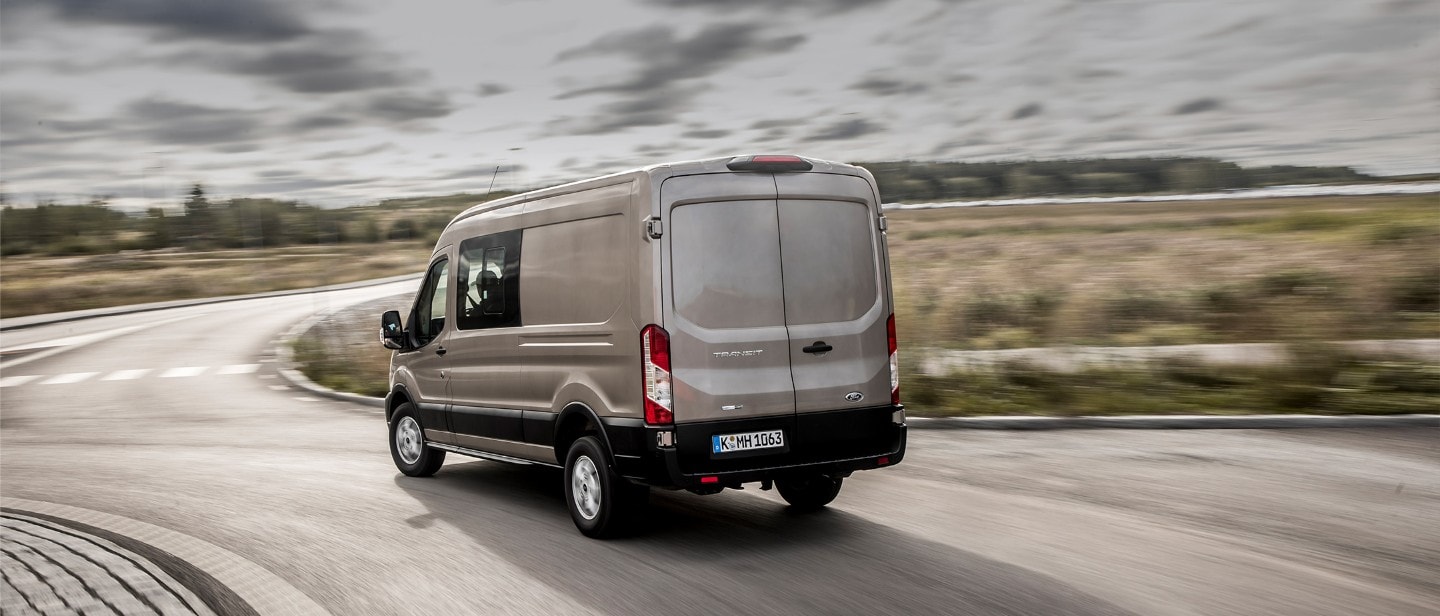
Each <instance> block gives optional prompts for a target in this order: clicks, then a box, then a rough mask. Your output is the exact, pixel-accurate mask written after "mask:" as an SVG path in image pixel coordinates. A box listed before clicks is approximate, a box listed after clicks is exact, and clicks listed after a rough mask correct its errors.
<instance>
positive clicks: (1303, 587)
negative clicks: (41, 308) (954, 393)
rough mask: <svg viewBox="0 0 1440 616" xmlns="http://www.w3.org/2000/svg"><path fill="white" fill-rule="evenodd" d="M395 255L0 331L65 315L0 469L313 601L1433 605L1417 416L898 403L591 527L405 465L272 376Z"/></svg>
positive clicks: (894, 608) (556, 505) (557, 510)
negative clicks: (309, 275)
mask: <svg viewBox="0 0 1440 616" xmlns="http://www.w3.org/2000/svg"><path fill="white" fill-rule="evenodd" d="M413 284H414V283H413V282H409V283H401V284H400V285H398V286H397V285H388V286H384V287H375V288H369V289H354V290H348V291H341V292H334V293H327V294H317V295H308V296H294V297H282V298H272V299H265V300H249V301H241V302H231V303H225V304H216V305H211V306H198V307H191V308H180V309H172V310H164V311H157V312H151V313H144V314H135V315H127V316H123V317H109V318H102V319H94V320H89V321H82V322H77V323H69V324H60V325H54V326H43V327H38V328H32V329H26V330H20V331H16V332H8V333H5V334H3V337H0V347H3V348H4V349H5V350H10V349H12V348H16V347H20V346H24V345H29V344H46V343H48V342H53V341H57V340H66V339H68V341H69V342H71V343H72V344H70V345H69V346H68V348H67V350H65V351H64V352H58V353H52V352H49V351H38V352H37V351H31V353H30V355H29V357H37V356H38V357H39V358H38V359H33V360H30V361H27V362H25V363H19V364H16V363H13V362H16V361H17V360H16V359H15V357H17V356H11V355H7V356H6V359H5V362H6V363H5V364H3V365H0V491H3V495H4V496H6V497H15V498H23V499H30V500H38V501H47V502H52V503H60V504H64V505H70V506H75V507H82V508H87V509H92V510H97V511H101V512H105V513H110V514H114V515H119V516H125V517H128V518H133V519H136V520H142V521H145V522H148V523H150V524H155V525H159V526H162V527H165V528H168V529H171V530H174V531H177V532H180V533H184V534H187V535H190V536H192V537H195V538H198V539H202V540H204V541H207V542H210V543H212V544H215V545H218V546H222V547H224V548H226V549H228V550H230V551H232V552H234V553H235V554H238V555H240V556H242V557H244V558H246V559H248V560H250V561H252V562H254V563H256V564H258V565H260V566H261V567H264V568H266V569H268V570H269V571H271V572H273V573H275V574H277V575H278V576H279V577H280V578H283V579H284V580H286V581H288V582H289V583H290V584H292V585H293V586H294V587H295V588H297V589H299V590H300V591H302V592H304V593H305V594H307V595H308V596H310V597H311V598H313V599H315V600H316V601H317V602H319V603H320V604H321V605H323V606H324V607H325V608H327V609H329V610H330V611H331V612H333V613H335V614H442V613H477V614H498V613H514V614H555V613H565V614H643V613H680V614H701V613H704V614H711V613H713V614H725V615H729V616H733V615H736V614H746V615H750V614H876V613H882V614H1161V615H1164V614H1175V615H1182V614H1184V615H1188V614H1245V615H1258V614H1305V615H1312V614H1336V615H1340V614H1344V615H1350V614H1367V615H1373V616H1383V615H1391V614H1395V615H1398V614H1436V613H1440V612H1437V610H1440V429H1425V428H1419V429H1417V428H1406V429H1397V430H1366V431H1329V430H1293V431H1218V430H1217V431H1211V430H1189V431H1136V430H1115V431H1103V430H1095V431H1054V432H1004V431H965V430H944V431H920V430H913V431H912V432H911V440H910V450H909V453H908V455H907V456H906V459H905V462H904V463H903V464H901V465H899V466H896V467H893V468H889V469H885V470H880V471H873V472H869V473H861V474H857V475H856V476H854V477H852V478H851V479H849V480H847V481H846V484H845V489H844V491H842V493H841V495H840V498H839V499H838V500H837V501H836V502H835V504H834V505H832V507H831V508H830V509H829V510H828V511H824V512H821V513H819V514H814V515H795V514H791V513H790V512H788V511H787V510H786V509H785V507H784V506H783V502H782V501H781V500H780V499H779V497H778V495H775V494H774V493H770V492H761V491H759V490H757V489H755V488H754V487H752V488H751V489H747V490H745V491H741V492H734V491H729V492H725V493H722V494H719V495H715V496H706V497H701V496H695V495H691V494H688V493H670V492H657V493H656V494H655V496H654V497H653V498H652V508H651V516H650V517H651V529H650V531H649V532H648V533H645V534H643V535H640V536H637V537H632V538H627V539H622V540H615V541H606V542H600V541H593V540H589V539H585V538H584V537H582V536H581V535H580V534H579V533H578V532H576V531H575V529H574V527H573V525H572V524H571V522H570V519H569V517H568V514H567V513H566V511H565V507H564V504H563V502H562V496H561V481H560V476H559V474H558V472H556V471H551V470H545V469H535V468H530V467H516V466H508V465H503V464H498V463H493V462H485V461H477V460H470V459H466V458H461V457H458V456H451V457H450V461H449V462H447V464H446V466H445V468H443V469H442V470H441V471H440V473H439V474H437V475H436V476H435V477H432V478H427V479H412V478H407V477H403V476H401V475H399V474H398V473H397V472H396V471H395V469H394V467H393V465H392V463H391V461H390V457H389V452H388V450H387V449H386V442H385V426H384V423H383V420H382V418H381V415H380V414H379V412H378V411H377V410H374V409H370V408H364V407H360V406H355V405H349V404H345V403H342V402H337V401H332V400H327V399H319V398H315V397H313V396H309V395H306V393H304V392H302V391H299V390H295V389H290V388H288V387H287V386H286V385H285V383H284V381H283V380H282V379H279V378H277V375H276V371H275V367H274V364H273V362H270V361H267V360H270V359H272V358H271V357H270V355H269V353H270V348H271V344H272V340H273V339H274V338H275V337H276V336H278V335H280V334H281V333H282V332H283V331H285V330H286V329H287V328H289V327H290V326H291V325H292V324H293V323H295V322H297V321H299V320H301V319H303V318H305V317H306V316H308V315H309V314H311V313H313V312H315V311H317V310H320V309H325V308H331V307H338V306H341V305H345V304H348V303H353V302H358V301H362V300H366V299H371V298H378V297H384V296H386V295H391V294H394V293H396V292H398V291H402V290H404V289H405V288H406V287H408V286H410V285H413ZM116 332H119V333H118V334H117V333H116ZM106 335H109V337H108V338H107V337H106ZM37 353H50V354H49V355H48V356H40V355H37ZM20 357H23V356H20ZM20 361H24V360H23V359H21V360H20ZM25 377H33V378H25Z"/></svg>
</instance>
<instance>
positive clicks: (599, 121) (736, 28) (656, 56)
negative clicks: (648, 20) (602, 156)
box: [546, 23, 805, 135]
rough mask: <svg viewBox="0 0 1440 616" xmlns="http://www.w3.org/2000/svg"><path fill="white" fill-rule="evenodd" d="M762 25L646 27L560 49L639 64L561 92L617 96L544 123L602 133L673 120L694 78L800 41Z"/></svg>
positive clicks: (567, 55) (554, 128) (686, 103)
mask: <svg viewBox="0 0 1440 616" xmlns="http://www.w3.org/2000/svg"><path fill="white" fill-rule="evenodd" d="M763 30H764V26H763V25H761V24H753V23H749V24H747V23H721V24H712V25H709V26H706V27H704V28H702V29H701V30H700V31H699V32H696V33H695V34H694V35H693V36H691V37H689V38H681V37H679V36H677V35H676V33H675V30H674V29H673V28H670V27H668V26H651V27H648V28H641V29H638V30H627V31H622V32H616V33H612V34H607V35H605V36H602V37H600V38H599V39H596V40H595V41H593V42H591V43H589V44H587V45H583V46H580V47H575V48H572V49H568V50H565V51H562V52H560V54H559V55H557V56H556V58H555V59H556V61H557V62H566V61H571V60H575V59H578V58H586V59H589V58H594V57H598V56H621V57H626V58H629V59H631V60H633V61H635V62H637V63H639V67H638V68H637V69H636V70H635V71H634V72H632V73H630V74H629V75H628V76H626V77H623V78H622V79H620V80H619V81H615V82H612V83H608V84H601V85H595V86H589V87H584V88H580V89H576V90H571V91H569V92H565V93H563V94H561V95H560V96H558V97H557V98H561V99H569V98H575V97H580V96H588V95H593V94H618V95H620V96H621V98H620V99H619V100H616V101H613V102H609V103H605V104H603V105H601V106H600V107H599V109H598V112H597V113H595V114H593V115H591V116H588V117H582V118H573V117H566V118H559V119H556V120H552V121H550V122H548V123H547V124H546V126H547V130H548V131H549V133H550V134H568V135H603V134H608V133H614V132H620V131H624V130H626V129H629V128H635V127H643V126H664V125H668V124H673V123H675V122H676V121H677V120H678V117H679V115H680V114H681V113H684V112H685V111H688V110H689V109H690V107H691V103H692V102H693V100H694V98H695V96H696V95H698V94H699V93H700V92H701V91H703V90H704V89H705V85H704V84H703V83H701V84H695V83H685V84H684V85H683V87H682V85H680V84H681V83H682V82H694V81H696V80H699V79H702V78H704V77H707V76H709V75H712V74H715V73H717V72H720V71H721V70H724V69H725V68H727V67H728V66H730V65H732V64H734V63H736V62H740V61H743V60H745V59H747V58H750V57H753V56H757V55H762V54H776V53H784V52H787V51H790V50H792V49H794V48H795V47H796V46H798V45H799V44H800V43H802V42H804V41H805V37H804V36H801V35H788V36H776V37H766V36H763V35H762V31H763Z"/></svg>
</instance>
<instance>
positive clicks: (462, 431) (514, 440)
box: [380, 155, 906, 537]
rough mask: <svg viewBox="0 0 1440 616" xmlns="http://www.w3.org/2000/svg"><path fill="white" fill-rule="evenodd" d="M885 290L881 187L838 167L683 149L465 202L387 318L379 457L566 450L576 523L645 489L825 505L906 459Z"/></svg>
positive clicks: (560, 455)
mask: <svg viewBox="0 0 1440 616" xmlns="http://www.w3.org/2000/svg"><path fill="white" fill-rule="evenodd" d="M890 287H891V285H890V267H889V261H888V257H887V253H886V245H885V216H884V214H883V213H882V212H881V210H880V206H879V192H878V191H877V190H876V187H875V180H874V178H873V177H872V176H871V175H870V173H869V172H868V171H866V170H865V169H862V168H859V167H854V166H850V165H844V164H839V163H833V162H826V161H820V160H813V159H807V158H801V157H797V156H762V155H757V156H738V157H731V158H718V159H712V160H702V161H693V162H681V163H672V164H664V165H656V166H651V167H646V168H643V169H638V170H635V171H629V172H625V173H619V174H615V175H608V176H604V177H600V178H595V179H591V180H586V181H582V182H575V183H571V184H566V185H563V186H557V187H554V188H547V189H544V190H538V191H534V192H529V193H525V194H521V195H515V196H512V197H508V198H505V199H501V200H497V201H493V202H489V203H484V204H481V205H477V206H474V207H472V208H470V209H468V210H466V211H464V212H462V213H461V214H459V215H458V216H456V217H455V219H454V220H453V221H451V222H450V224H449V226H447V227H446V228H445V230H444V232H443V233H442V234H441V235H440V239H439V241H438V242H437V243H436V246H435V251H434V254H433V256H432V257H431V260H430V263H429V267H428V269H427V271H426V274H425V277H424V279H423V281H422V283H421V285H420V289H419V292H418V294H417V296H416V299H415V303H414V305H413V307H412V308H411V309H410V312H409V314H408V315H404V316H403V317H402V315H400V314H399V313H398V312H395V311H392V312H388V313H386V314H385V315H383V317H382V321H381V332H380V333H381V340H382V342H383V343H384V344H385V346H386V347H388V348H391V349H394V355H393V359H392V363H391V376H390V393H389V396H388V397H387V399H386V413H385V417H386V421H387V423H388V425H389V429H390V449H391V454H392V457H393V458H394V460H395V464H396V466H398V467H399V469H400V471H401V472H403V473H405V474H406V475H410V476H426V475H431V474H433V473H435V472H436V471H437V470H438V469H439V468H440V465H441V464H442V462H443V461H444V459H445V455H446V454H447V453H454V454H461V455H466V456H474V457H478V458H486V459H490V460H498V461H503V462H511V463H517V464H539V465H546V466H553V467H557V468H562V469H564V475H563V476H564V490H565V500H566V502H567V504H568V506H569V509H570V513H571V516H572V517H573V518H574V520H575V525H576V526H577V527H578V528H579V529H580V531H581V532H583V533H584V534H586V535H589V536H593V537H601V536H606V535H610V534H613V533H614V532H616V531H617V530H619V529H621V528H622V527H626V526H628V522H629V521H631V520H632V519H634V518H635V516H636V514H637V509H638V508H639V507H640V506H642V505H643V503H644V502H645V499H646V498H647V495H648V493H649V490H650V488H651V487H656V488H666V489H685V490H689V491H692V492H696V493H701V494H709V493H716V492H720V491H721V490H723V489H725V488H739V487H741V485H742V484H745V483H753V482H758V483H759V484H760V487H761V488H762V489H770V488H771V487H772V486H774V487H776V488H778V490H779V492H780V495H781V496H782V497H783V498H784V499H785V500H786V501H787V502H788V503H790V505H791V506H792V507H793V508H796V509H799V510H808V509H817V508H820V507H823V506H825V505H826V504H828V503H829V502H830V501H831V500H833V499H834V498H835V496H836V494H837V493H838V492H839V490H840V486H841V483H842V481H843V480H844V478H845V477H848V476H849V475H850V474H851V473H853V472H855V471H860V470H869V469H875V468H879V467H884V466H890V465H894V464H897V463H899V462H900V460H901V458H902V457H903V456H904V454H905V432H906V426H905V413H904V410H903V407H901V405H900V391H899V373H898V366H897V363H896V342H895V318H894V305H893V300H892V297H891V290H890Z"/></svg>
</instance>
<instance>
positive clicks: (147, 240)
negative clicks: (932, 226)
mask: <svg viewBox="0 0 1440 616" xmlns="http://www.w3.org/2000/svg"><path fill="white" fill-rule="evenodd" d="M857 164H859V165H860V166H862V167H865V168H867V169H869V170H870V172H871V173H873V174H875V179H876V180H877V181H878V183H879V185H880V197H881V200H882V201H884V202H886V203H896V202H906V201H910V202H916V201H940V200H954V199H978V198H996V197H1027V196H1038V195H1060V194H1064V195H1078V194H1086V195H1090V194H1093V195H1126V194H1129V195H1133V194H1147V193H1163V192H1200V191H1214V190H1226V189H1235V188H1251V187H1258V186H1273V185H1280V184H1313V183H1336V182H1365V181H1373V180H1377V179H1383V178H1376V177H1374V176H1369V175H1366V174H1363V173H1359V172H1357V171H1355V170H1354V169H1351V168H1349V167H1296V166H1269V167H1252V168H1244V167H1240V166H1239V165H1236V164H1235V163H1230V162H1225V161H1221V160H1216V159H1210V158H1124V159H1095V160H1055V161H1015V162H983V163H958V162H913V161H901V162H875V163H857ZM508 194H510V193H503V192H497V193H495V194H491V195H488V196H480V195H469V194H458V195H446V196H438V197H421V198H409V199H391V200H388V201H382V202H381V203H380V204H379V205H376V206H368V207H348V208H338V209H325V208H320V207H315V206H311V205H305V204H302V203H299V202H295V201H280V200H275V199H251V198H238V199H228V200H225V201H217V202H212V201H211V200H210V199H209V198H208V197H207V196H206V194H205V189H204V187H203V186H201V185H199V184H195V185H194V186H193V187H192V188H191V189H190V192H189V194H188V195H187V196H186V198H185V200H184V202H183V204H182V205H183V208H182V210H181V212H180V213H179V214H174V215H172V214H171V213H169V212H167V211H166V210H165V209H163V208H150V209H149V210H148V211H147V212H145V213H144V214H143V215H129V214H126V213H124V212H121V211H118V210H115V209H113V208H111V207H109V206H108V205H106V203H105V202H104V201H103V200H94V201H91V202H89V203H85V204H74V205H61V204H57V203H40V204H37V205H36V206H35V207H14V206H11V205H6V206H5V207H4V208H3V210H0V254H4V255H19V254H32V253H36V254H52V255H72V254H103V253H111V252H117V251H121V250H156V249H166V248H171V249H187V250H210V249H222V248H270V247H276V246H290V245H297V244H333V243H371V242H382V241H399V240H432V241H433V240H434V239H435V238H436V237H437V236H438V235H439V234H440V231H441V230H443V229H444V228H445V225H446V224H447V223H448V222H449V221H450V219H451V218H452V217H453V216H454V215H455V214H457V213H459V212H460V211H462V210H464V209H465V208H466V207H468V206H469V205H473V204H475V203H477V202H480V201H484V200H486V199H495V198H500V197H503V196H506V195H508Z"/></svg>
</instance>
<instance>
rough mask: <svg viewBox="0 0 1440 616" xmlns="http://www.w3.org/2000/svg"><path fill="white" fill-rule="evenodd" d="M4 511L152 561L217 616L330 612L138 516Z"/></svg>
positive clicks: (15, 507)
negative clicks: (93, 538)
mask: <svg viewBox="0 0 1440 616" xmlns="http://www.w3.org/2000/svg"><path fill="white" fill-rule="evenodd" d="M3 508H4V510H5V511H6V512H13V513H18V514H22V515H26V516H30V517H33V518H38V519H42V520H47V521H49V522H52V523H54V524H59V525H61V526H67V527H70V528H71V529H74V530H77V531H80V532H84V533H88V534H92V535H96V536H99V537H102V538H104V539H106V540H108V541H110V542H112V543H114V544H116V545H119V546H120V547H122V548H125V549H126V550H130V551H131V552H135V553H136V554H139V555H141V556H143V557H144V558H146V559H147V560H149V561H151V562H152V563H154V564H155V565H156V566H158V567H160V568H161V569H162V570H164V571H165V573H166V574H168V575H170V576H171V577H174V578H175V579H176V580H178V581H180V583H181V585H183V586H185V588H186V589H188V590H189V591H190V592H192V593H194V594H195V596H196V597H198V598H199V599H200V600H201V601H202V602H204V603H205V604H206V606H207V607H209V608H210V609H211V610H213V611H214V612H215V613H217V614H299V615H308V614H314V615H317V616H318V615H322V614H329V612H328V611H326V610H325V608H323V607H321V606H320V604H318V603H316V602H315V600H314V599H311V598H310V597H309V596H308V595H306V594H305V593H303V592H300V590H299V589H297V588H295V587H294V586H291V585H290V584H289V583H288V582H286V581H285V580H284V579H282V578H281V577H280V576H278V575H276V574H275V573H272V572H271V571H270V570H268V569H265V568H264V567H261V566H260V565H258V564H256V563H254V562H251V561H250V560H247V559H245V558H244V557H242V556H240V555H238V554H235V553H234V552H231V551H229V550H227V549H225V548H222V547H220V546H217V545H215V544H212V543H209V542H207V541H203V540H201V539H197V538H195V537H192V536H190V535H186V534H183V533H179V532H176V531H173V530H170V529H168V528H164V527H160V526H156V525H154V524H149V523H146V522H141V521H139V520H134V519H131V518H126V517H121V516H118V515H113V514H109V513H104V512H101V511H94V510H91V509H81V508H79V507H71V506H68V505H61V504H59V503H49V502H42V501H32V500H25V499H19V498H5V499H4V500H3Z"/></svg>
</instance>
